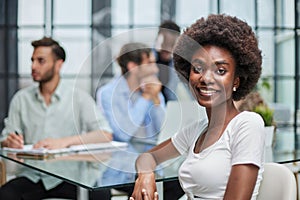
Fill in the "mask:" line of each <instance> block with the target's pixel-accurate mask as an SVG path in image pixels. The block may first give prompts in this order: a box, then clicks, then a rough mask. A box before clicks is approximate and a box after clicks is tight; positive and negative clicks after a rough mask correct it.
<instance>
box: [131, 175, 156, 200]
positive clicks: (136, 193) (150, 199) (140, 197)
mask: <svg viewBox="0 0 300 200" xmlns="http://www.w3.org/2000/svg"><path fill="white" fill-rule="evenodd" d="M130 200H158V193H157V192H156V184H155V174H154V173H153V172H152V173H143V174H139V176H138V178H137V179H136V181H135V185H134V190H133V193H132V195H131V197H130Z"/></svg>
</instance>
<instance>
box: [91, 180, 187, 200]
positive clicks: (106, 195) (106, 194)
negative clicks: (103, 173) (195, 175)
mask: <svg viewBox="0 0 300 200" xmlns="http://www.w3.org/2000/svg"><path fill="white" fill-rule="evenodd" d="M163 187H164V191H163V196H164V199H165V200H176V199H180V198H181V197H182V196H183V195H184V191H183V190H182V188H181V186H180V183H179V181H178V180H173V181H166V182H164V183H163ZM115 189H116V190H120V191H122V192H125V193H127V195H128V199H129V197H130V195H131V194H132V192H133V189H134V185H131V186H125V187H120V188H115ZM92 197H94V199H96V198H97V197H98V199H100V200H110V199H111V193H110V189H106V191H105V190H102V191H95V192H94V193H93V194H92ZM99 197H101V198H99Z"/></svg>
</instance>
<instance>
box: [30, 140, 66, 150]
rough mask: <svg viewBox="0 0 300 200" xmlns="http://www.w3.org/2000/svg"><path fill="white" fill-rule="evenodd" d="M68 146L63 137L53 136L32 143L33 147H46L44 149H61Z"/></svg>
mask: <svg viewBox="0 0 300 200" xmlns="http://www.w3.org/2000/svg"><path fill="white" fill-rule="evenodd" d="M65 147H68V143H67V141H66V140H65V139H55V138H47V139H44V140H40V141H38V142H37V143H36V144H34V145H33V148H35V149H38V148H46V149H61V148H65Z"/></svg>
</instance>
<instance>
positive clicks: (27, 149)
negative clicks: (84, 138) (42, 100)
mask: <svg viewBox="0 0 300 200" xmlns="http://www.w3.org/2000/svg"><path fill="white" fill-rule="evenodd" d="M127 145H128V144H127V143H125V142H116V141H112V142H105V143H94V144H83V145H73V146H70V147H69V148H62V149H51V150H50V149H46V148H39V149H33V145H32V144H28V145H24V147H23V149H16V148H8V147H4V148H2V149H3V150H5V151H9V152H13V153H28V154H60V153H68V152H80V151H91V150H105V149H113V148H123V147H127Z"/></svg>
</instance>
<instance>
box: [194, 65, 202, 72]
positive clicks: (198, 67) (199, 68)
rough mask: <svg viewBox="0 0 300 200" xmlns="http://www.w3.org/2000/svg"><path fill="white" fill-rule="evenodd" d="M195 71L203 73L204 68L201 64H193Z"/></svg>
mask: <svg viewBox="0 0 300 200" xmlns="http://www.w3.org/2000/svg"><path fill="white" fill-rule="evenodd" d="M193 71H194V72H195V73H202V72H203V68H202V67H201V66H193Z"/></svg>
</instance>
